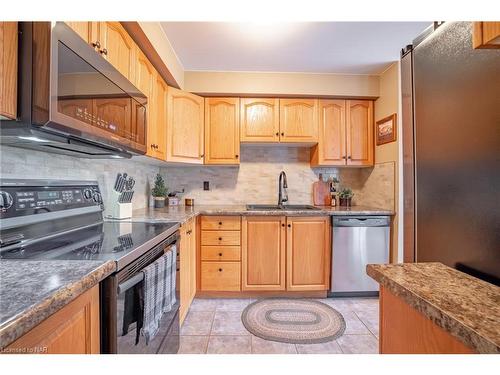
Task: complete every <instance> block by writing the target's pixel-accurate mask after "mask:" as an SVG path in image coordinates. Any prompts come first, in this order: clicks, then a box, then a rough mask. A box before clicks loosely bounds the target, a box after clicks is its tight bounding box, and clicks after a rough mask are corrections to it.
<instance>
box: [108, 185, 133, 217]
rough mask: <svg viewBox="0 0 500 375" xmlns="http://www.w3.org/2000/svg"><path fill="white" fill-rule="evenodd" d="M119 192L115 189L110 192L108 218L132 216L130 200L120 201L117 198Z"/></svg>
mask: <svg viewBox="0 0 500 375" xmlns="http://www.w3.org/2000/svg"><path fill="white" fill-rule="evenodd" d="M120 195H121V193H118V192H117V191H114V190H113V191H112V192H111V197H110V210H109V212H110V214H109V215H108V218H110V219H130V218H131V217H132V202H129V203H120V202H118V198H120Z"/></svg>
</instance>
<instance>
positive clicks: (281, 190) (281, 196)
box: [278, 171, 288, 206]
mask: <svg viewBox="0 0 500 375" xmlns="http://www.w3.org/2000/svg"><path fill="white" fill-rule="evenodd" d="M287 188H288V184H287V182H286V173H285V171H281V173H280V177H279V182H278V206H282V205H283V203H284V202H287V201H288V194H287V192H286V189H287Z"/></svg>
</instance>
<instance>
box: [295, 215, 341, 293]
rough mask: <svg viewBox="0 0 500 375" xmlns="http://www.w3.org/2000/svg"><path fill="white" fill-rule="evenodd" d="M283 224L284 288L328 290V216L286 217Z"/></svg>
mask: <svg viewBox="0 0 500 375" xmlns="http://www.w3.org/2000/svg"><path fill="white" fill-rule="evenodd" d="M286 222H287V224H286V225H287V228H286V230H287V237H286V256H287V264H286V267H287V275H286V289H287V290H289V291H313V290H328V289H329V285H330V254H331V245H330V243H331V241H330V217H329V216H321V217H287V219H286Z"/></svg>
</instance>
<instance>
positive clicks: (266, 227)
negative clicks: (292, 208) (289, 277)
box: [241, 216, 286, 291]
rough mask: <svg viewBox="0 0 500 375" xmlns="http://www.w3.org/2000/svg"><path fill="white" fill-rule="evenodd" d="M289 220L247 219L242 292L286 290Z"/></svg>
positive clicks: (268, 217)
mask: <svg viewBox="0 0 500 375" xmlns="http://www.w3.org/2000/svg"><path fill="white" fill-rule="evenodd" d="M284 225H285V217H283V216H276V217H270V216H264V217H243V222H242V227H243V228H242V262H241V269H242V286H241V289H242V290H263V291H264V290H285V258H286V257H285V251H286V248H285V236H286V232H285V227H284Z"/></svg>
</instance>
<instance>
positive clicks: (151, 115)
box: [134, 49, 158, 157]
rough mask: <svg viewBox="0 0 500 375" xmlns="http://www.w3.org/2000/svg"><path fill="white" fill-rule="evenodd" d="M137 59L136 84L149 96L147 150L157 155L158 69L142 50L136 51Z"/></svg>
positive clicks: (150, 153)
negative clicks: (155, 90)
mask: <svg viewBox="0 0 500 375" xmlns="http://www.w3.org/2000/svg"><path fill="white" fill-rule="evenodd" d="M136 52H137V53H136V61H135V79H134V83H135V86H136V87H137V88H138V89H139V90H140V91H141V92H142V93H143V94H144V95H146V98H147V105H146V106H147V110H146V124H147V132H146V137H147V151H146V154H147V155H148V156H152V157H157V156H158V155H157V153H156V136H157V131H156V111H155V109H156V105H155V100H154V99H155V98H154V87H155V81H156V71H155V69H154V68H153V65H152V64H151V63H150V62H149V60H148V59H147V57H146V56H145V55H144V53H142V51H141V50H139V49H137V51H136Z"/></svg>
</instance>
